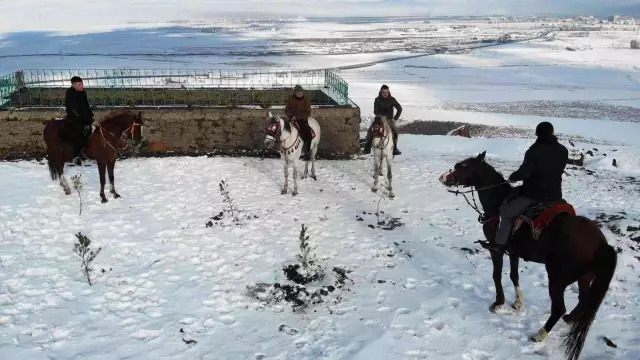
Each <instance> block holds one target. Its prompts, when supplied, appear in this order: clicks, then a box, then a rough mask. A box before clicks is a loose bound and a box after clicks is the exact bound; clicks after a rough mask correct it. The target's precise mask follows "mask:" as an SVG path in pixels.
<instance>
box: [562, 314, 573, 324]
mask: <svg viewBox="0 0 640 360" xmlns="http://www.w3.org/2000/svg"><path fill="white" fill-rule="evenodd" d="M562 320H564V322H566V323H567V324H571V323H572V322H573V316H571V314H567V315H564V316H563V317H562Z"/></svg>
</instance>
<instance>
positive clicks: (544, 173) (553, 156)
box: [491, 121, 569, 254]
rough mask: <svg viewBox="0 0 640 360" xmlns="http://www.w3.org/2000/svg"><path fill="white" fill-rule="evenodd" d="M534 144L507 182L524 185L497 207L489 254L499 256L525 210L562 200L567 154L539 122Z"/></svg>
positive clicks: (546, 124)
mask: <svg viewBox="0 0 640 360" xmlns="http://www.w3.org/2000/svg"><path fill="white" fill-rule="evenodd" d="M536 136H537V137H538V138H537V139H536V142H535V143H534V144H533V145H531V147H530V148H529V149H528V150H527V152H526V153H525V155H524V161H523V163H522V165H521V166H520V168H519V169H518V170H516V171H515V172H514V173H513V174H511V176H509V182H511V183H515V182H517V181H523V184H522V187H520V189H518V191H519V196H518V197H517V198H515V199H514V200H512V201H509V202H505V203H504V204H502V206H501V207H500V225H499V227H498V231H497V233H496V237H495V241H494V244H493V246H492V247H491V251H494V252H497V253H499V254H502V252H503V251H504V250H505V248H506V246H507V242H508V241H509V238H510V237H511V230H512V228H513V219H514V218H515V217H516V216H520V215H522V214H523V213H524V212H525V211H526V210H527V208H528V207H530V206H532V205H535V204H539V203H543V202H550V201H557V200H562V174H563V173H564V169H565V167H566V165H567V161H568V160H569V151H568V150H567V148H566V147H565V146H564V145H562V144H560V143H559V142H558V138H557V137H556V136H555V135H554V129H553V125H551V123H549V122H546V121H544V122H541V123H540V124H538V126H537V127H536Z"/></svg>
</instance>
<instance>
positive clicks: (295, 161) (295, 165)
mask: <svg viewBox="0 0 640 360" xmlns="http://www.w3.org/2000/svg"><path fill="white" fill-rule="evenodd" d="M291 195H293V196H296V195H298V158H297V157H294V158H293V192H292V193H291Z"/></svg>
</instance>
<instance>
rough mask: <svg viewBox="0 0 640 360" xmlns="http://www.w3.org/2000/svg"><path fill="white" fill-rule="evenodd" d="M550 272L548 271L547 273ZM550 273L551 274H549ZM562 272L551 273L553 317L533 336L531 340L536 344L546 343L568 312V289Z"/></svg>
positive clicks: (550, 289)
mask: <svg viewBox="0 0 640 360" xmlns="http://www.w3.org/2000/svg"><path fill="white" fill-rule="evenodd" d="M548 271H549V270H548V269H547V272H548ZM548 273H549V272H548ZM561 274H562V273H561V272H554V273H549V296H550V297H551V315H550V316H549V319H547V322H546V323H545V324H544V326H543V327H541V328H540V330H538V333H536V334H535V335H533V336H531V338H530V339H531V340H532V341H534V342H542V341H544V340H545V339H546V338H547V337H548V336H549V333H550V332H551V329H553V327H554V326H555V325H556V323H557V322H558V320H560V318H561V317H562V315H564V313H565V311H566V310H567V309H566V308H565V306H564V289H566V288H567V284H566V282H565V281H564V279H563V278H562V276H561Z"/></svg>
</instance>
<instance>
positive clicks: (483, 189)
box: [447, 181, 509, 224]
mask: <svg viewBox="0 0 640 360" xmlns="http://www.w3.org/2000/svg"><path fill="white" fill-rule="evenodd" d="M508 183H509V182H508V181H503V182H501V183H498V184H494V185H490V186H485V187H482V188H480V189H473V188H472V189H471V190H467V191H460V190H455V191H453V190H448V189H447V191H448V192H450V193H452V194H455V195H456V196H458V195H462V197H464V200H465V201H466V202H467V204H469V206H470V207H471V208H472V209H473V210H475V211H476V212H477V213H478V215H479V216H478V222H479V223H481V224H484V223H486V222H487V221H489V220H490V219H485V217H484V214H483V213H482V212H481V211H480V209H479V207H478V204H477V203H476V197H475V195H474V193H476V192H477V193H479V192H480V191H485V190H489V189H492V188H494V187H498V186H502V185H504V184H508ZM469 193H471V199H472V200H473V204H471V202H470V201H469V199H468V198H467V194H469Z"/></svg>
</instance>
